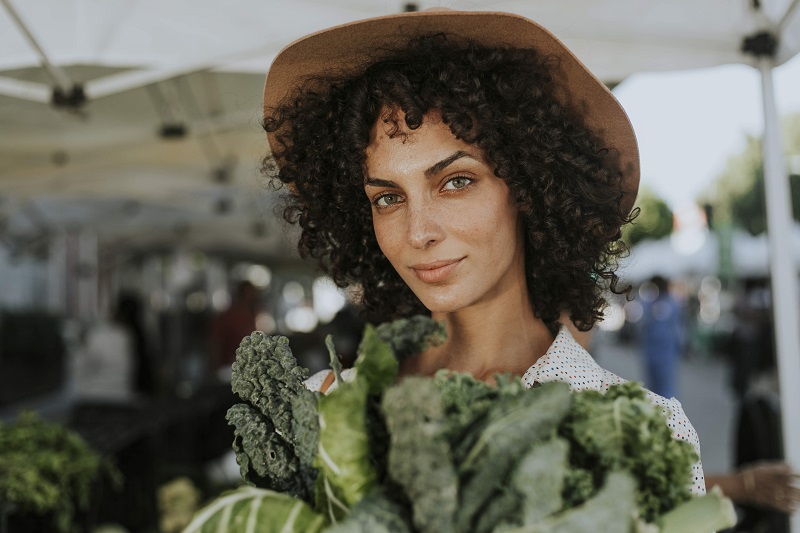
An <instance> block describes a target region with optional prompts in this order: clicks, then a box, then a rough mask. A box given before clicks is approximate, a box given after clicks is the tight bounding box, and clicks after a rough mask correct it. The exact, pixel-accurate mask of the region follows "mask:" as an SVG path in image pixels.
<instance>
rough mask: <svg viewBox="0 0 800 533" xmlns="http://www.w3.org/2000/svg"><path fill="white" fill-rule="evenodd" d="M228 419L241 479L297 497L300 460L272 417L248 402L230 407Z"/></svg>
mask: <svg viewBox="0 0 800 533" xmlns="http://www.w3.org/2000/svg"><path fill="white" fill-rule="evenodd" d="M227 418H228V422H229V423H230V424H231V425H232V426H234V440H233V449H234V452H235V453H236V462H237V463H239V471H240V473H241V474H242V478H243V479H244V480H245V481H246V482H248V483H250V484H252V485H255V486H259V487H269V488H271V489H273V490H276V491H280V492H289V493H291V494H293V495H297V494H296V493H297V492H298V487H297V474H298V471H299V470H300V461H299V460H298V459H297V456H296V455H295V454H294V450H292V449H291V447H290V446H289V445H287V443H286V441H285V440H284V439H283V438H281V436H280V435H278V434H277V433H276V432H275V426H273V425H272V422H270V420H269V418H267V417H265V416H264V415H263V414H261V413H260V412H258V410H256V409H255V408H253V407H251V406H250V405H248V404H245V403H239V404H236V405H234V406H233V407H231V408H230V409H229V410H228V415H227Z"/></svg>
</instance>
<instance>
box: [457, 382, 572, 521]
mask: <svg viewBox="0 0 800 533" xmlns="http://www.w3.org/2000/svg"><path fill="white" fill-rule="evenodd" d="M571 405H572V395H571V394H570V392H569V387H568V386H567V385H566V384H565V383H546V384H544V385H542V386H541V387H539V388H537V389H533V390H530V391H527V392H526V393H525V394H513V395H507V396H503V397H501V398H498V399H497V400H496V401H495V403H494V405H493V406H492V407H491V408H490V409H489V411H488V413H487V415H486V417H485V418H486V423H485V425H483V426H482V427H481V426H479V427H478V428H476V429H478V431H479V437H478V438H477V440H475V443H474V444H473V445H472V447H471V448H470V450H469V452H468V453H467V455H466V457H464V459H463V461H461V462H460V463H457V464H458V467H459V474H460V476H461V479H462V482H461V488H462V491H461V502H460V507H459V512H458V528H457V529H458V531H467V530H470V524H472V523H473V521H474V517H475V515H476V514H477V513H478V512H479V511H480V510H481V508H482V507H483V506H484V505H486V504H487V502H488V501H489V500H490V499H491V498H492V497H493V493H494V492H495V491H496V489H497V487H502V486H503V484H504V483H505V482H506V479H507V478H508V477H509V475H510V473H511V471H512V469H513V468H514V466H515V465H516V463H517V461H518V460H519V459H520V458H521V457H522V454H523V453H524V452H525V451H526V450H527V449H529V448H530V446H531V443H532V442H534V441H536V440H542V439H547V438H551V437H552V436H553V435H554V434H555V432H556V429H557V427H558V425H559V424H560V423H561V421H562V420H563V418H564V416H565V415H566V414H567V412H568V411H569V410H570V407H571Z"/></svg>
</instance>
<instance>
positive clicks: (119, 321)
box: [73, 294, 137, 403]
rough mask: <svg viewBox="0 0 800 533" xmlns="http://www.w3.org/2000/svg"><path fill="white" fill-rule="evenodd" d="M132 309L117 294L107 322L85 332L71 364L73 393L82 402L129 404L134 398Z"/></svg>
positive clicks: (135, 368)
mask: <svg viewBox="0 0 800 533" xmlns="http://www.w3.org/2000/svg"><path fill="white" fill-rule="evenodd" d="M131 311H132V307H131V304H130V300H129V299H128V297H127V295H123V294H121V295H120V296H119V297H118V298H117V301H116V304H115V306H114V312H113V314H112V317H111V320H107V319H101V320H99V321H98V322H97V323H96V324H93V325H92V326H91V327H90V328H89V330H88V331H87V333H86V337H85V341H84V343H83V346H82V347H81V348H80V349H79V350H78V352H77V353H76V355H75V360H74V361H73V376H74V383H75V391H76V393H77V395H78V397H79V398H80V400H82V401H101V402H122V403H125V402H130V401H132V400H133V399H134V398H135V396H136V381H137V380H136V374H137V354H136V349H137V348H136V334H135V333H134V331H133V330H132V329H131V326H130V323H129V320H130V318H131Z"/></svg>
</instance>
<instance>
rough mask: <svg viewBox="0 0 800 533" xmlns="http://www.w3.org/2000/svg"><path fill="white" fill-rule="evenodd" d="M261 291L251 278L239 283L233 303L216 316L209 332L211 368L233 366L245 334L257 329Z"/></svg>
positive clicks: (215, 369)
mask: <svg viewBox="0 0 800 533" xmlns="http://www.w3.org/2000/svg"><path fill="white" fill-rule="evenodd" d="M258 300H259V290H258V288H256V286H255V285H253V284H252V283H250V282H249V281H241V282H239V284H238V285H237V286H236V293H235V295H234V299H233V303H232V304H231V306H230V307H229V308H228V309H226V310H225V311H223V312H222V313H220V314H219V315H217V316H216V317H214V320H213V321H212V323H211V331H210V334H209V356H210V370H211V371H212V372H218V371H220V370H223V369H227V368H230V366H231V364H233V361H234V360H235V359H236V349H237V348H238V347H239V343H241V342H242V339H243V338H244V337H247V336H248V335H250V334H251V333H253V331H255V330H256V315H257V313H258Z"/></svg>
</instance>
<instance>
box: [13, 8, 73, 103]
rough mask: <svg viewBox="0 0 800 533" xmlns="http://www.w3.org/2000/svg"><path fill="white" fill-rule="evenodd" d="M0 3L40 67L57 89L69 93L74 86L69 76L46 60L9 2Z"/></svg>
mask: <svg viewBox="0 0 800 533" xmlns="http://www.w3.org/2000/svg"><path fill="white" fill-rule="evenodd" d="M0 2H2V3H3V5H5V6H6V10H8V14H9V15H10V16H11V18H12V19H13V20H14V23H15V24H16V25H17V28H19V31H21V32H22V34H23V35H25V38H26V39H27V40H28V43H29V44H30V45H31V47H32V48H33V49H34V50H36V53H37V54H39V58H40V59H41V61H42V66H43V67H44V69H45V70H46V71H47V73H48V74H49V75H50V77H51V78H52V79H53V81H54V82H55V84H56V86H58V88H59V89H61V90H62V91H64V92H68V91H70V90H71V89H72V86H73V85H74V84H73V83H72V81H71V80H70V79H69V76H67V74H66V72H64V71H63V70H61V69H60V68H59V67H57V66H56V65H54V64H53V63H51V62H50V59H48V57H47V54H46V53H45V52H44V50H43V49H42V47H41V46H39V42H38V41H37V40H36V37H34V36H33V33H31V31H30V30H29V29H28V27H27V26H26V25H25V22H24V21H23V20H22V19H21V18H20V16H19V15H18V14H17V11H16V10H15V9H14V6H12V5H11V2H10V1H9V0H0Z"/></svg>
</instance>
